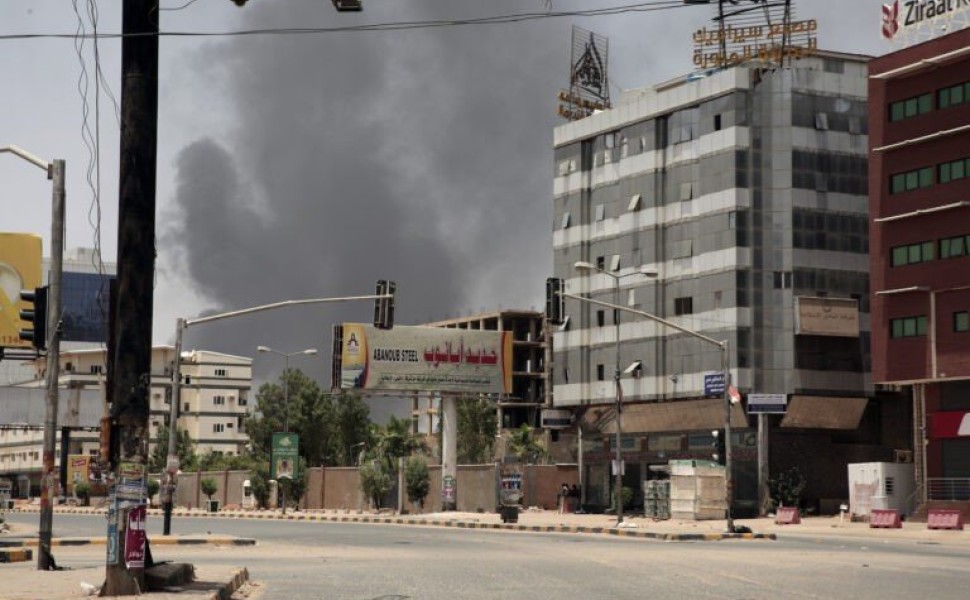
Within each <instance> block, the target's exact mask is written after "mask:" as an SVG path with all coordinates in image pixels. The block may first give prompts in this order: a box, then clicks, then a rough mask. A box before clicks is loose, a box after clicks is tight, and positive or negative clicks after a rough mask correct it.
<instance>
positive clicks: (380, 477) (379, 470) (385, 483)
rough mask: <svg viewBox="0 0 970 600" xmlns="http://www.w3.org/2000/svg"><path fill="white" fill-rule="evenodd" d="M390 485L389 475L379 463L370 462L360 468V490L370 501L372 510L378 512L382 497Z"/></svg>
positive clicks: (391, 483) (382, 500) (376, 461)
mask: <svg viewBox="0 0 970 600" xmlns="http://www.w3.org/2000/svg"><path fill="white" fill-rule="evenodd" d="M392 485H393V482H392V481H391V473H390V472H389V471H388V470H387V469H385V468H384V466H383V465H382V464H381V461H379V460H375V461H371V462H370V463H368V464H365V465H364V466H362V467H361V468H360V489H361V490H362V491H363V492H364V495H365V496H367V497H368V498H370V499H371V502H373V504H374V508H376V509H378V510H380V508H381V505H382V504H383V502H384V496H385V495H386V494H387V492H388V491H390V489H391V486H392Z"/></svg>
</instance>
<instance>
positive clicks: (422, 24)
mask: <svg viewBox="0 0 970 600" xmlns="http://www.w3.org/2000/svg"><path fill="white" fill-rule="evenodd" d="M691 6H692V5H690V4H684V3H683V2H682V0H654V1H652V2H638V3H636V4H627V5H622V6H613V7H607V8H593V9H585V10H570V11H547V12H532V13H514V14H506V15H495V16H491V17H478V18H471V19H434V20H426V21H394V22H387V23H370V24H360V25H342V26H336V27H280V28H266V29H242V30H236V31H160V32H158V34H121V33H83V34H81V35H80V36H78V34H77V33H11V34H3V35H0V41H4V40H28V39H62V38H63V39H71V40H77V39H78V38H79V37H80V38H81V39H118V38H123V37H141V36H145V35H158V36H159V37H239V36H253V35H312V34H326V33H357V32H371V31H378V32H379V31H402V30H410V29H434V28H441V27H458V26H468V25H498V24H506V23H523V22H527V21H539V20H543V19H556V18H562V17H602V16H611V15H621V14H627V13H646V12H654V11H661V10H670V9H676V8H690V7H691Z"/></svg>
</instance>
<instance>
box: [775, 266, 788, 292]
mask: <svg viewBox="0 0 970 600" xmlns="http://www.w3.org/2000/svg"><path fill="white" fill-rule="evenodd" d="M773 275H774V277H773V279H774V287H775V289H776V290H789V289H791V271H775V272H774V274H773Z"/></svg>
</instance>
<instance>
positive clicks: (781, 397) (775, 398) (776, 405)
mask: <svg viewBox="0 0 970 600" xmlns="http://www.w3.org/2000/svg"><path fill="white" fill-rule="evenodd" d="M787 408H788V395H787V394H748V414H749V415H754V414H779V415H783V414H785V411H786V410H787Z"/></svg>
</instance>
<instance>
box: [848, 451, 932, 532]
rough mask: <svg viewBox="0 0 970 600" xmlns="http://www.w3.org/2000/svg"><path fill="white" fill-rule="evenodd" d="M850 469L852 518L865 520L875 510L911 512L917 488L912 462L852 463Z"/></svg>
mask: <svg viewBox="0 0 970 600" xmlns="http://www.w3.org/2000/svg"><path fill="white" fill-rule="evenodd" d="M848 469H849V511H850V512H849V518H858V519H862V520H865V519H867V518H869V515H870V514H871V512H872V511H873V510H874V509H879V510H895V511H897V512H898V513H899V514H900V515H905V514H908V512H907V511H908V510H909V509H910V508H911V507H908V506H906V503H907V500H908V499H909V498H910V497H911V496H912V495H913V491H914V490H915V489H916V487H915V486H916V483H915V479H914V475H913V465H912V464H911V463H884V462H881V463H853V464H850V465H849V467H848Z"/></svg>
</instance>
